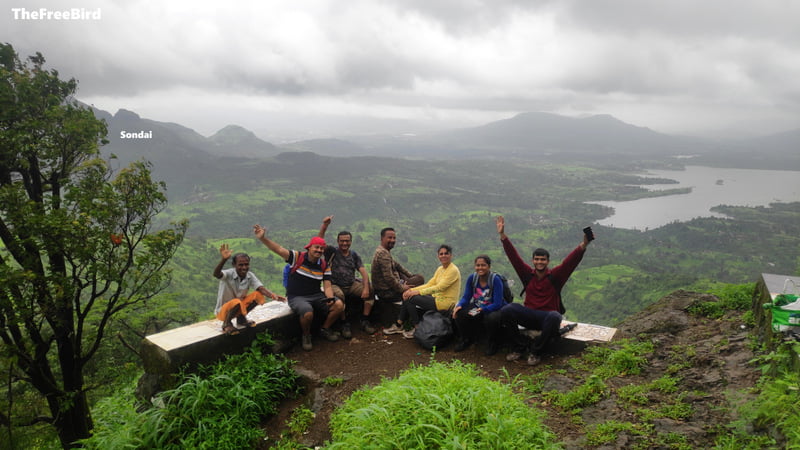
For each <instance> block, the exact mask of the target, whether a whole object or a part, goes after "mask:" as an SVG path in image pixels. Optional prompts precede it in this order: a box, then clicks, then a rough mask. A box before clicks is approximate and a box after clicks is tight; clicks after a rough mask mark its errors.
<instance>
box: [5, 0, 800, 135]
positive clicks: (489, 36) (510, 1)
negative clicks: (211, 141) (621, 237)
mask: <svg viewBox="0 0 800 450" xmlns="http://www.w3.org/2000/svg"><path fill="white" fill-rule="evenodd" d="M0 3H2V4H3V5H4V7H3V11H2V19H0V30H3V31H0V41H6V42H9V43H11V44H12V45H13V46H14V47H15V49H16V50H17V52H18V53H19V54H20V55H21V56H27V55H30V54H32V53H33V52H36V51H39V52H41V53H42V54H43V55H44V56H45V58H46V59H47V61H48V66H49V67H52V68H56V69H58V70H59V72H60V73H61V74H62V75H63V76H65V77H75V78H77V79H78V80H79V82H80V84H79V91H78V98H79V99H81V100H82V101H85V102H87V103H91V104H94V105H95V106H96V107H98V108H100V109H104V110H107V111H109V112H111V113H114V112H116V111H117V109H119V108H125V109H129V110H132V111H135V112H137V113H138V114H139V115H141V116H142V117H145V118H150V119H154V120H159V121H165V122H176V123H180V124H182V125H185V126H188V127H190V128H193V129H195V130H196V131H198V132H199V133H201V134H203V135H206V136H208V135H211V134H213V133H214V132H216V131H217V130H219V129H220V128H222V127H224V126H225V125H228V124H238V125H241V126H244V127H245V128H248V129H250V130H252V131H254V132H255V133H256V134H257V135H259V137H261V138H263V139H267V140H270V141H273V142H282V141H286V140H292V139H301V138H308V137H322V136H328V135H332V134H346V133H368V132H378V131H387V130H388V131H393V132H415V131H419V130H420V129H421V128H420V127H419V125H418V124H420V123H421V124H426V126H430V127H434V128H437V127H460V126H472V125H479V124H483V123H486V122H489V121H493V120H498V119H503V118H508V117H511V116H513V115H515V114H517V113H520V112H526V111H545V112H552V113H557V114H563V115H568V116H583V115H589V114H611V115H613V116H615V117H617V118H619V119H621V120H623V121H625V122H628V123H631V124H634V125H639V126H646V127H650V128H652V129H654V130H656V131H660V132H664V133H675V134H689V135H702V136H733V137H738V136H747V135H759V134H767V133H772V132H778V131H785V130H789V129H797V128H800V19H798V18H800V1H796V0H752V1H744V0H691V1H689V0H669V1H666V0H659V1H646V0H624V1H622V0H621V1H609V0H585V1H568V0H567V1H546V0H542V1H538V0H518V1H517V0H486V1H480V0H442V1H437V0H408V1H400V0H371V1H370V0H338V1H334V0H292V1H270V0H260V1H231V2H222V1H217V2H210V1H205V0H195V1H163V0H162V1H154V0H140V1H135V0H132V1H126V0H115V1H111V0H106V1H97V0H95V1H92V0H57V1H56V0H42V1H37V2H31V1H25V2H22V1H14V0H11V1H9V0H0ZM22 4H25V6H24V8H25V11H22V10H19V9H17V10H16V11H15V10H14V8H22V7H23V6H22ZM223 5H224V6H223ZM39 8H46V9H47V11H48V12H55V11H59V12H60V11H63V10H65V9H70V8H78V9H79V11H80V12H81V13H82V14H83V15H84V16H86V18H85V19H75V20H56V19H55V18H52V16H51V18H50V19H44V20H40V19H33V18H32V17H31V13H32V12H39ZM98 9H99V14H100V17H99V18H96V16H94V17H92V14H93V13H96V11H98ZM26 13H27V14H28V16H27V17H28V18H26V16H25V14H26ZM15 16H16V17H15ZM394 120H403V121H404V122H403V125H402V126H399V127H398V126H391V127H390V126H389V125H388V124H389V123H390V122H393V121H394Z"/></svg>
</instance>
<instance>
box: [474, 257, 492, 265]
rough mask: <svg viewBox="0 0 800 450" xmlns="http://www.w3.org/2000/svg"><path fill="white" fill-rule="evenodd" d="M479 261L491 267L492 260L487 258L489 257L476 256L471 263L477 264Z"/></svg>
mask: <svg viewBox="0 0 800 450" xmlns="http://www.w3.org/2000/svg"><path fill="white" fill-rule="evenodd" d="M479 259H482V260H484V261H486V265H487V266H489V267H492V258H489V255H478V256H476V257H475V261H473V263H477V262H478V260H479Z"/></svg>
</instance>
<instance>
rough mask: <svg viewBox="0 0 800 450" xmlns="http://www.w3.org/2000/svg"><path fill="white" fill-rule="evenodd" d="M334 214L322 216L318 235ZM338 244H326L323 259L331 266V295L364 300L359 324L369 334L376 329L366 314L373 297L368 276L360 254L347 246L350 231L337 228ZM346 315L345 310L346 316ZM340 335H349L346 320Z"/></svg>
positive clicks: (350, 241)
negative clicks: (358, 275)
mask: <svg viewBox="0 0 800 450" xmlns="http://www.w3.org/2000/svg"><path fill="white" fill-rule="evenodd" d="M332 220H333V216H327V217H325V218H324V219H322V225H321V226H320V229H319V237H321V238H324V237H325V232H326V231H327V229H328V225H330V224H331V221H332ZM336 243H337V244H338V245H339V246H338V247H332V246H330V245H329V246H328V247H326V248H325V260H326V261H328V263H329V264H330V266H331V283H332V287H333V295H334V296H335V297H336V298H339V299H341V300H343V301H345V304H347V297H351V298H353V297H355V298H361V299H362V301H363V302H364V306H363V309H362V311H361V318H360V325H361V329H362V330H364V332H366V333H369V334H372V333H374V332H375V328H374V327H373V326H372V324H370V322H369V315H370V313H371V312H372V305H373V304H374V303H375V300H374V299H373V298H372V295H371V292H370V285H369V276H368V274H367V269H366V268H365V267H364V263H363V261H362V260H361V256H359V254H358V253H356V251H355V250H352V249H351V248H350V245H351V244H352V243H353V235H352V234H351V233H350V232H349V231H340V232H339V235H338V236H337V237H336ZM356 273H358V274H360V275H361V279H359V278H357V277H356ZM346 314H347V312H346V310H345V315H346ZM342 335H343V336H344V337H348V336H349V335H350V323H349V322H348V321H347V320H346V319H345V321H344V323H343V324H342Z"/></svg>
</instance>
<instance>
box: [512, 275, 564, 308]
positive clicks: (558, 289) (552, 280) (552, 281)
mask: <svg viewBox="0 0 800 450" xmlns="http://www.w3.org/2000/svg"><path fill="white" fill-rule="evenodd" d="M533 277H534V275H531V278H528V281H527V282H524V283H522V284H523V286H522V290H521V291H520V293H519V296H520V297H522V298H523V299H524V298H525V288H526V287H528V283H530V282H531V280H532V279H533ZM545 277H546V278H547V279H548V280H549V281H550V284H552V285H553V287H554V288H556V293H558V312H559V313H560V314H561V315H564V313H565V312H567V308H565V307H564V301H563V300H562V299H561V285H559V284H558V283H556V279H555V277H554V276H553V274H552V273H548V274H547V275H545Z"/></svg>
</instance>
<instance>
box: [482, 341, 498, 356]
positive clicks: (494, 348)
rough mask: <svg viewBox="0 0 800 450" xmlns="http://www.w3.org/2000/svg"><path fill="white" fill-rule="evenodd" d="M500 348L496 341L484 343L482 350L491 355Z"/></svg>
mask: <svg viewBox="0 0 800 450" xmlns="http://www.w3.org/2000/svg"><path fill="white" fill-rule="evenodd" d="M498 350H500V346H499V345H497V342H489V343H488V344H486V350H485V351H484V352H483V354H484V355H486V356H492V355H494V354H496V353H497V352H498Z"/></svg>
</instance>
